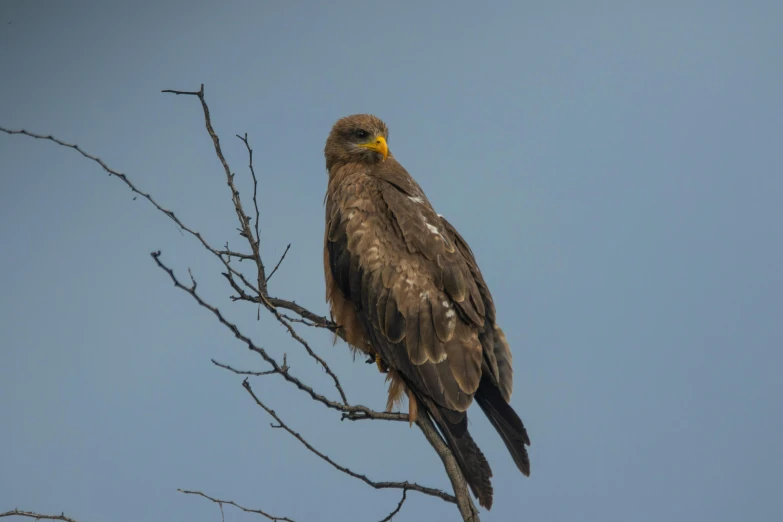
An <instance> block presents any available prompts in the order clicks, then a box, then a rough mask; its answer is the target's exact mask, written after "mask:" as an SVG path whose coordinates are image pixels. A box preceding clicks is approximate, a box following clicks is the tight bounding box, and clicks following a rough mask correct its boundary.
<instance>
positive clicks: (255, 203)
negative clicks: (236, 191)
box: [237, 132, 291, 281]
mask: <svg viewBox="0 0 783 522" xmlns="http://www.w3.org/2000/svg"><path fill="white" fill-rule="evenodd" d="M237 138H239V139H240V140H242V141H243V142H244V144H245V147H247V155H248V157H249V158H248V159H249V167H250V175H251V176H253V206H254V207H255V209H256V223H255V224H256V227H255V228H256V241H261V234H260V233H259V231H258V222H259V221H260V218H259V213H258V179H257V178H256V169H254V168H253V149H251V148H250V143H249V142H248V140H247V132H246V133H245V137H244V138H243V137H242V136H240V135H239V134H237ZM288 246H291V245H288ZM278 265H279V263H278ZM275 270H277V267H275ZM274 273H275V271H274V270H272V274H274ZM272 274H269V277H267V278H266V280H267V281H269V278H270V277H272Z"/></svg>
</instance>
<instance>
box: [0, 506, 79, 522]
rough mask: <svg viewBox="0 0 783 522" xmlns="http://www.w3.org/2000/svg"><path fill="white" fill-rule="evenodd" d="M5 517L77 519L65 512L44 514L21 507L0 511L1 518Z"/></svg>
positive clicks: (70, 521)
mask: <svg viewBox="0 0 783 522" xmlns="http://www.w3.org/2000/svg"><path fill="white" fill-rule="evenodd" d="M4 517H26V518H34V519H35V520H64V521H65V522H76V520H74V519H72V518H70V517H66V516H65V513H60V514H59V515H44V514H43V513H34V512H32V511H22V510H19V509H14V510H12V511H6V512H5V513H0V518H4Z"/></svg>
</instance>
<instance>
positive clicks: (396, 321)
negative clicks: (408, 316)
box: [383, 295, 405, 343]
mask: <svg viewBox="0 0 783 522" xmlns="http://www.w3.org/2000/svg"><path fill="white" fill-rule="evenodd" d="M383 324H384V333H385V334H386V338H387V339H389V342H391V343H398V342H400V341H402V339H403V338H404V337H405V317H404V316H403V315H402V314H401V313H400V310H399V308H398V307H397V300H396V299H395V298H394V297H392V296H391V295H390V296H389V298H388V299H387V300H386V315H385V318H384V323H383Z"/></svg>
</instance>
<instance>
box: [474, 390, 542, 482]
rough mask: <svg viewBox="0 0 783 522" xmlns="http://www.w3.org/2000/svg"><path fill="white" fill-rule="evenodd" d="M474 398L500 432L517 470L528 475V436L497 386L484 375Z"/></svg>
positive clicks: (520, 420)
mask: <svg viewBox="0 0 783 522" xmlns="http://www.w3.org/2000/svg"><path fill="white" fill-rule="evenodd" d="M474 398H475V399H476V402H478V405H479V406H480V407H481V409H482V410H483V411H484V414H485V415H486V416H487V418H488V419H489V422H491V423H492V426H494V427H495V429H496V430H497V432H498V433H499V434H500V437H501V438H502V439H503V442H504V443H505V445H506V448H508V452H509V453H511V457H512V458H513V459H514V463H515V464H516V465H517V467H518V468H519V471H521V472H522V473H523V474H524V475H525V476H530V457H528V454H527V449H526V448H525V446H530V437H528V435H527V430H526V429H525V425H524V424H522V419H520V418H519V415H517V413H516V412H515V411H514V409H513V408H512V407H511V406H510V405H509V404H508V403H507V402H506V401H505V400H504V399H503V396H502V395H501V393H500V390H499V389H498V387H497V386H495V384H494V383H493V382H492V381H490V380H489V379H488V378H486V377H483V378H482V379H481V382H480V383H479V387H478V390H476V394H475V395H474Z"/></svg>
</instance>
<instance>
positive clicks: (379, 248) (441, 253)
mask: <svg viewBox="0 0 783 522" xmlns="http://www.w3.org/2000/svg"><path fill="white" fill-rule="evenodd" d="M388 137H389V131H388V129H387V127H386V124H385V123H383V121H381V120H380V119H378V118H376V117H375V116H372V115H368V114H358V115H354V116H348V117H346V118H343V119H341V120H339V121H338V122H337V123H335V125H334V127H333V128H332V131H331V133H330V134H329V137H328V139H327V140H326V147H325V149H324V155H325V156H326V169H327V170H328V172H329V186H328V189H327V192H326V231H325V237H324V272H325V276H326V299H327V301H328V302H329V305H330V307H331V311H332V317H333V319H334V320H335V322H337V324H338V325H340V326H341V327H342V330H343V332H344V336H345V339H346V341H347V342H348V344H349V345H350V346H351V347H352V348H353V349H355V350H356V349H358V350H360V351H361V352H363V353H366V354H368V355H369V356H370V357H371V358H372V359H374V360H375V362H376V363H377V364H378V368H379V369H380V370H381V371H388V376H387V379H388V380H390V381H391V382H390V385H389V398H388V402H387V409H389V410H391V408H392V407H393V406H394V405H395V403H397V402H399V401H400V400H401V398H402V395H403V393H405V394H406V395H407V397H408V404H409V406H408V411H409V414H410V417H411V422H413V421H414V420H415V419H416V417H417V415H421V414H422V413H424V414H426V415H429V416H430V417H431V418H432V419H433V421H434V422H435V424H436V425H437V426H438V429H439V430H440V431H441V433H442V435H443V437H444V439H445V440H446V442H447V444H448V445H449V447H450V448H451V451H452V452H453V453H454V456H455V458H456V460H457V462H458V463H459V466H460V468H461V470H462V473H463V474H464V476H465V479H466V480H467V482H468V484H469V485H470V488H471V490H472V491H473V494H474V495H475V496H476V498H477V499H478V501H479V503H480V504H481V505H482V506H484V507H485V508H487V509H490V508H491V507H492V484H491V482H490V477H491V476H492V470H491V469H490V467H489V464H488V463H487V460H486V458H485V457H484V455H483V453H481V450H480V449H479V448H478V446H476V443H475V442H474V441H473V439H472V438H471V436H470V433H468V418H467V413H466V410H467V409H468V407H469V406H470V404H471V402H472V401H473V399H474V398H475V399H476V402H478V404H479V406H480V407H481V409H482V410H483V411H484V414H485V415H486V416H487V417H488V418H489V420H490V422H491V423H492V425H493V426H494V427H495V429H496V430H497V432H498V433H499V434H500V436H501V438H502V439H503V442H504V443H505V444H506V447H507V448H508V451H509V452H510V453H511V457H512V458H513V459H514V462H515V463H516V465H517V467H518V468H519V470H520V471H521V472H522V473H523V474H525V475H526V476H529V475H530V460H529V458H528V454H527V449H526V448H525V446H526V445H530V439H529V438H528V435H527V431H526V430H525V427H524V425H523V424H522V421H521V420H520V418H519V416H518V415H517V414H516V412H515V411H514V410H513V409H512V408H511V406H510V405H509V401H510V399H511V390H512V381H513V369H512V366H511V351H510V350H509V346H508V343H507V342H506V338H505V335H504V334H503V331H502V330H501V329H500V327H499V326H498V325H497V324H495V305H494V303H493V302H492V296H491V294H490V292H489V289H488V288H487V285H486V283H485V282H484V278H483V277H482V275H481V271H480V270H479V267H478V265H477V264H476V260H475V258H474V257H473V252H472V251H471V250H470V247H469V246H468V244H467V243H466V242H465V240H464V239H463V238H462V236H460V235H459V233H458V232H457V231H456V230H455V229H454V227H453V226H451V224H450V223H449V222H448V221H446V219H445V218H443V217H442V216H440V215H438V214H437V213H436V212H435V210H433V208H432V205H431V204H430V202H429V200H428V199H427V196H425V195H424V192H423V191H422V190H421V188H420V187H419V185H418V184H417V183H416V181H415V180H414V179H413V178H412V177H411V175H410V174H408V172H407V171H406V170H405V169H404V168H403V167H402V165H400V164H399V163H398V162H397V160H396V159H394V157H393V156H392V154H391V152H390V151H389V149H388V145H387V139H388Z"/></svg>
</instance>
